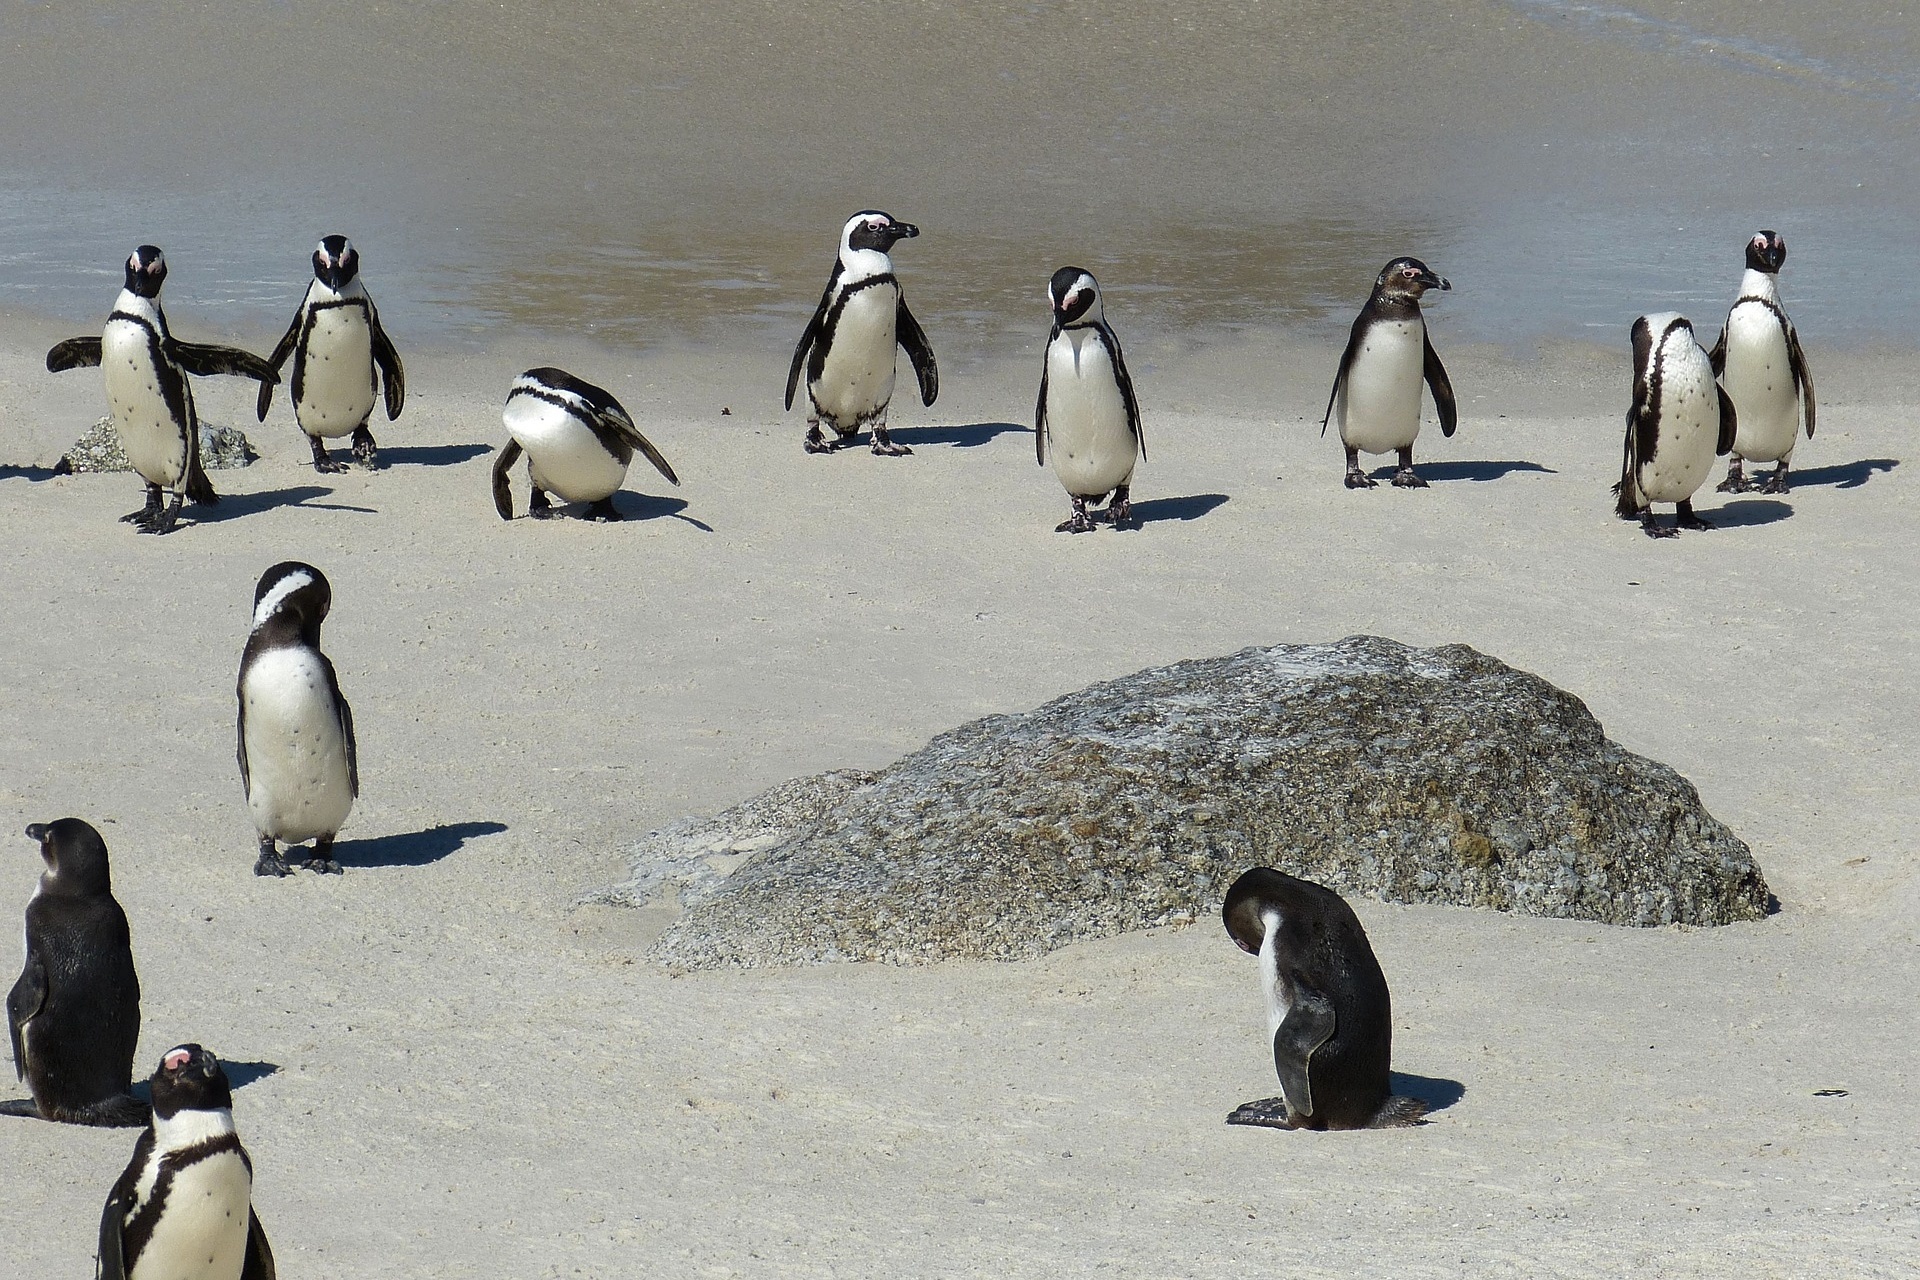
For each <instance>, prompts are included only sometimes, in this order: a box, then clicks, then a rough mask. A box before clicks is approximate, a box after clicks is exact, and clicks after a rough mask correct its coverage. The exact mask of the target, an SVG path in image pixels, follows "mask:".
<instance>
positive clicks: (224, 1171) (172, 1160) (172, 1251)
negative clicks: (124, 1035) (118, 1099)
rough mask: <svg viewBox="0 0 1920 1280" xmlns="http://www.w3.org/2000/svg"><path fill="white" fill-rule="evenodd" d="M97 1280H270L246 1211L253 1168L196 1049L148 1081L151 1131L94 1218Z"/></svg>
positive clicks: (222, 1092)
mask: <svg viewBox="0 0 1920 1280" xmlns="http://www.w3.org/2000/svg"><path fill="white" fill-rule="evenodd" d="M95 1274H96V1276H97V1277H98V1280H274V1277H275V1272H274V1265H273V1249H272V1248H271V1247H270V1246H269V1245H268V1244H267V1233H266V1231H265V1230H264V1229H263V1228H262V1227H261V1226H260V1217H259V1215H258V1214H256V1213H255V1212H254V1211H253V1160H252V1159H251V1158H250V1157H249V1156H248V1155H247V1149H246V1148H245V1147H243V1146H242V1145H240V1134H239V1133H238V1132H237V1131H236V1130H235V1129H234V1126H233V1089H232V1087H231V1086H230V1085H229V1084H228V1082H227V1073H226V1069H225V1068H223V1067H222V1066H221V1065H220V1060H219V1059H218V1058H216V1057H214V1056H213V1055H212V1054H211V1053H209V1052H207V1051H206V1050H205V1049H203V1048H201V1047H200V1046H199V1045H197V1044H183V1045H179V1046H176V1047H175V1048H172V1049H169V1050H167V1052H166V1055H165V1056H164V1057H162V1058H161V1059H160V1066H159V1068H158V1069H157V1070H156V1071H155V1072H154V1073H153V1121H152V1123H151V1124H150V1125H149V1126H148V1128H147V1131H146V1132H145V1133H143V1134H141V1135H140V1140H139V1141H138V1142H136V1143H135V1144H134V1147H133V1159H132V1160H130V1161H128V1162H127V1168H126V1171H125V1172H124V1173H122V1174H121V1175H120V1180H119V1181H118V1182H116V1183H114V1184H113V1191H112V1192H111V1193H110V1194H109V1195H108V1196H107V1203H106V1207H105V1208H104V1209H102V1210H101V1212H100V1255H99V1266H98V1269H97V1271H96V1273H95Z"/></svg>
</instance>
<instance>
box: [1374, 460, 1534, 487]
mask: <svg viewBox="0 0 1920 1280" xmlns="http://www.w3.org/2000/svg"><path fill="white" fill-rule="evenodd" d="M1397 471H1398V468H1397V467H1394V466H1385V467H1378V468H1376V469H1375V470H1374V472H1373V475H1372V478H1373V479H1375V480H1391V479H1392V478H1393V477H1394V475H1395V473H1396V472H1397ZM1522 471H1532V472H1537V473H1538V474H1540V475H1548V476H1557V475H1559V474H1560V473H1559V472H1558V471H1555V470H1554V469H1553V468H1552V467H1543V466H1541V465H1540V464H1539V463H1537V462H1423V463H1421V464H1420V466H1419V475H1420V478H1421V479H1422V480H1428V481H1433V482H1435V483H1439V484H1445V483H1446V482H1448V481H1449V480H1503V479H1505V478H1506V477H1508V476H1510V475H1512V474H1514V473H1515V472H1522Z"/></svg>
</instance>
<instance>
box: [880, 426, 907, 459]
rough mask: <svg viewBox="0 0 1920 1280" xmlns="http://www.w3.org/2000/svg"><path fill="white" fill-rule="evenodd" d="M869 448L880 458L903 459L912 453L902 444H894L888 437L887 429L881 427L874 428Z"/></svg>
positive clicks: (891, 438) (890, 437)
mask: <svg viewBox="0 0 1920 1280" xmlns="http://www.w3.org/2000/svg"><path fill="white" fill-rule="evenodd" d="M869 447H870V448H871V449H872V450H873V452H874V453H876V454H878V455H879V456H880V457H882V458H904V457H906V456H907V455H908V454H911V453H912V452H913V450H911V449H909V448H907V446H905V445H903V444H895V443H894V442H893V437H892V436H890V435H888V434H887V429H886V428H885V427H882V426H875V427H874V429H873V439H872V442H871V444H870V446H869Z"/></svg>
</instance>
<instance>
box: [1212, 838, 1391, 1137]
mask: <svg viewBox="0 0 1920 1280" xmlns="http://www.w3.org/2000/svg"><path fill="white" fill-rule="evenodd" d="M1221 918H1222V919H1223V920H1224V921H1225V923H1226V926H1227V934H1228V936H1229V937H1231V938H1232V939H1233V941H1234V943H1235V944H1236V945H1237V946H1238V947H1239V948H1240V949H1241V950H1242V951H1245V952H1247V953H1249V954H1250V955H1254V956H1257V957H1259V960H1260V987H1261V990H1262V991H1264V992H1265V993H1266V999H1267V1029H1268V1031H1269V1032H1270V1033H1271V1035H1272V1036H1273V1065H1274V1068H1275V1070H1277V1071H1278V1072H1279V1074H1280V1089H1281V1096H1280V1097H1278V1098H1265V1099H1262V1100H1261V1101H1259V1102H1249V1103H1245V1104H1243V1105H1242V1106H1240V1107H1237V1108H1235V1110H1234V1112H1233V1114H1232V1115H1230V1116H1228V1117H1227V1123H1228V1124H1248V1125H1265V1126H1267V1127H1270V1128H1275V1129H1388V1128H1393V1127H1396V1126H1400V1125H1410V1124H1417V1123H1419V1121H1420V1118H1421V1117H1422V1116H1423V1115H1425V1114H1426V1111H1427V1105H1426V1103H1424V1102H1421V1101H1420V1100H1419V1099H1417V1098H1404V1097H1396V1096H1394V1095H1393V1094H1391V1093H1390V1092H1389V1089H1388V1078H1389V1077H1388V1071H1387V1064H1388V1061H1389V1059H1390V1058H1391V1056H1392V1051H1393V1007H1392V1001H1391V999H1390V997H1389V996H1388V994H1387V979H1386V975H1384V974H1382V973H1381V972H1380V962H1379V961H1378V960H1376V959H1375V958H1374V955H1373V947H1372V946H1371V945H1369V944H1368V942H1367V931H1366V930H1365V929H1363V928H1361V927H1360V920H1359V917H1357V916H1355V915H1354V914H1353V908H1352V907H1349V906H1348V905H1347V904H1346V903H1345V902H1344V901H1343V900H1342V899H1341V897H1340V895H1339V894H1337V893H1335V892H1333V890H1331V889H1327V888H1323V887H1322V886H1320V885H1317V884H1315V883H1313V882H1312V881H1311V880H1301V879H1298V878H1296V877H1294V876H1290V875H1288V874H1286V873H1285V872H1283V871H1275V870H1273V869H1272V868H1271V867H1255V868H1253V869H1252V870H1251V871H1248V872H1246V873H1245V874H1244V875H1242V876H1241V877H1240V878H1239V879H1238V880H1235V881H1234V882H1233V887H1232V888H1230V889H1228V890H1227V900H1226V902H1225V904H1224V905H1223V906H1222V907H1221Z"/></svg>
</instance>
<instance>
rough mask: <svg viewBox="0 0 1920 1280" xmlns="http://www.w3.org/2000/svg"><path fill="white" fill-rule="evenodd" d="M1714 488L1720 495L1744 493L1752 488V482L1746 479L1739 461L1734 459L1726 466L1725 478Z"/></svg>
mask: <svg viewBox="0 0 1920 1280" xmlns="http://www.w3.org/2000/svg"><path fill="white" fill-rule="evenodd" d="M1715 488H1716V489H1718V490H1719V492H1721V493H1745V492H1747V491H1748V490H1749V489H1751V488H1753V481H1751V480H1749V479H1747V473H1746V472H1745V471H1744V470H1742V469H1741V467H1740V459H1738V458H1735V459H1734V460H1733V461H1732V462H1729V463H1728V464H1727V478H1726V479H1725V480H1722V481H1721V482H1720V483H1719V484H1718V485H1716V486H1715Z"/></svg>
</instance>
